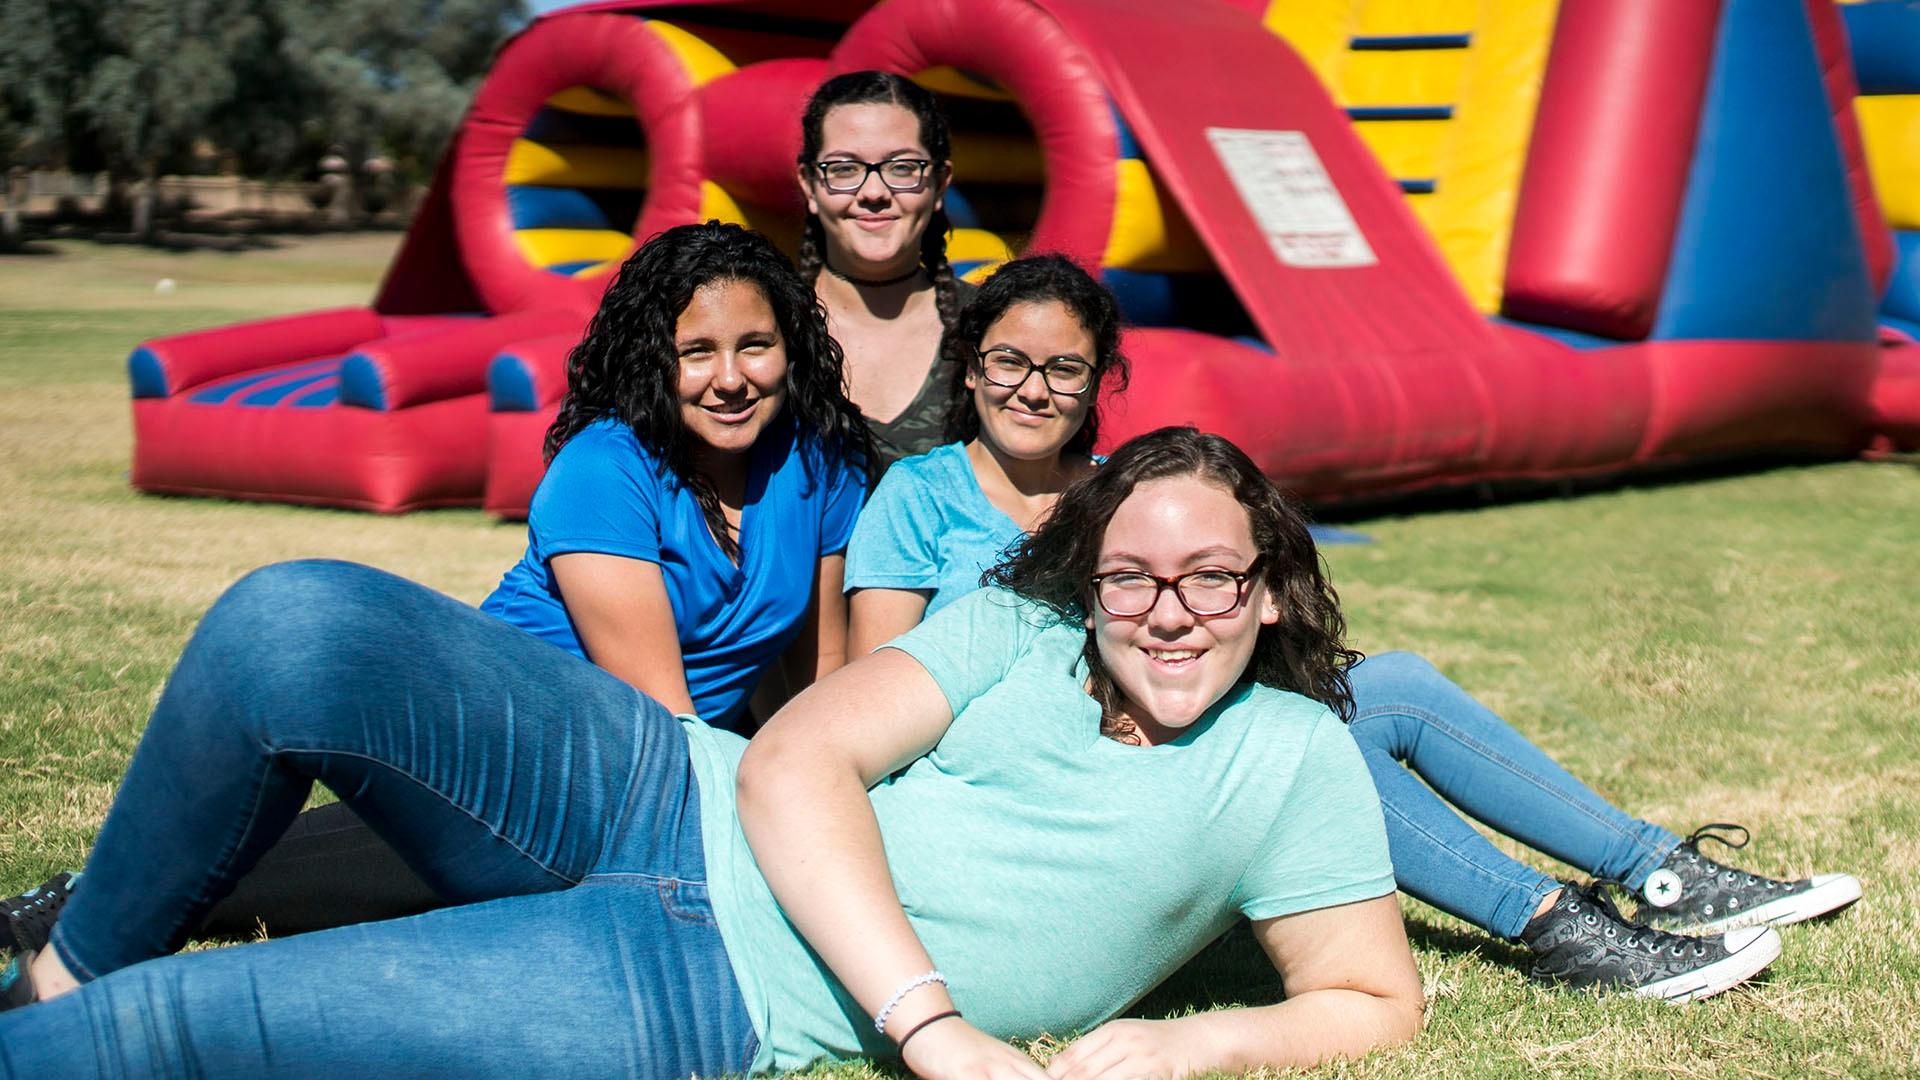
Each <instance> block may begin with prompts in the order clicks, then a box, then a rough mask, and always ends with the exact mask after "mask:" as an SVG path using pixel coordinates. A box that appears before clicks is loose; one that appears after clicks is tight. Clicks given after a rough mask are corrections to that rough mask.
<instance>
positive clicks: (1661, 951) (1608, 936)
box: [1520, 883, 1780, 1002]
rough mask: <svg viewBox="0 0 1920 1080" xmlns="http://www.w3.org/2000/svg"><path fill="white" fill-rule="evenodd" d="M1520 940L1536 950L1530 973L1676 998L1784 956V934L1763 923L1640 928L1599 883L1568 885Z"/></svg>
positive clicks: (1708, 990)
mask: <svg viewBox="0 0 1920 1080" xmlns="http://www.w3.org/2000/svg"><path fill="white" fill-rule="evenodd" d="M1520 940H1521V942H1522V943H1523V944H1525V945H1526V947H1527V948H1528V949H1530V950H1532V951H1533V966H1532V967H1530V968H1529V969H1528V970H1527V975H1528V976H1529V977H1531V978H1533V979H1535V980H1537V981H1540V982H1552V983H1559V984H1562V985H1565V986H1571V987H1575V988H1583V987H1600V988H1603V989H1617V990H1623V991H1627V992H1629V993H1633V994H1639V995H1642V996H1644V997H1654V998H1660V999H1662V1000H1665V1001H1672V1002H1682V1001H1697V1000H1699V999H1700V998H1704V997H1712V996H1713V995H1715V994H1717V993H1719V992H1720V991H1722V990H1726V989H1728V988H1730V987H1734V986H1738V985H1739V984H1741V983H1743V982H1745V981H1747V980H1748V979H1751V978H1752V977H1754V976H1755V975H1758V974H1759V973H1760V971H1761V970H1762V969H1763V968H1765V967H1766V966H1767V965H1768V964H1771V963H1773V961H1774V958H1775V957H1777V956H1779V955H1780V935H1779V934H1777V933H1775V932H1774V931H1772V930H1771V929H1768V928H1765V927H1756V928H1750V929H1745V930H1734V931H1731V932H1729V933H1726V934H1717V935H1714V936H1713V937H1698V938H1690V937H1681V936H1680V935H1678V934H1669V933H1667V932H1666V931H1664V930H1655V929H1653V928H1651V927H1646V926H1640V925H1638V924H1636V923H1634V922H1632V921H1630V920H1628V919H1627V917H1626V916H1624V915H1622V914H1620V909H1619V908H1617V907H1614V906H1613V901H1612V900H1609V899H1608V898H1607V896H1606V894H1605V893H1604V892H1602V891H1601V889H1600V885H1599V884H1597V883H1596V884H1593V885H1588V886H1585V887H1584V888H1583V887H1581V886H1578V885H1574V884H1572V883H1567V884H1566V885H1564V886H1563V887H1562V888H1561V890H1560V898H1559V899H1558V900H1555V901H1554V902H1553V906H1552V907H1550V908H1548V909H1547V910H1546V911H1544V912H1542V913H1540V914H1539V915H1536V916H1534V918H1533V921H1532V922H1529V923H1528V924H1527V927H1526V929H1525V930H1523V931H1521V933H1520Z"/></svg>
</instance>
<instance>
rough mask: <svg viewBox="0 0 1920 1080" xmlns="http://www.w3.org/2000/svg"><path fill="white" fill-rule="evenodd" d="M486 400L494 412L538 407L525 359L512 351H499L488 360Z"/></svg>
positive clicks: (520, 410) (519, 410)
mask: <svg viewBox="0 0 1920 1080" xmlns="http://www.w3.org/2000/svg"><path fill="white" fill-rule="evenodd" d="M487 400H488V401H490V402H491V403H492V408H493V411H494V412H532V411H534V410H535V409H537V408H539V407H540V406H539V403H538V402H536V401H535V400H534V396H533V375H532V374H531V373H530V372H528V371H527V364H526V361H524V360H522V359H520V358H519V357H517V356H515V355H513V354H512V353H501V354H500V355H498V356H496V357H494V358H493V359H492V360H491V361H490V362H488V364H487Z"/></svg>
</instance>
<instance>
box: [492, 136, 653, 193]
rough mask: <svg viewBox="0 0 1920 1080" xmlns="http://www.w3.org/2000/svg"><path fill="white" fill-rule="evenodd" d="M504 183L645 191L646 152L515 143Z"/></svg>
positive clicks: (597, 147)
mask: <svg viewBox="0 0 1920 1080" xmlns="http://www.w3.org/2000/svg"><path fill="white" fill-rule="evenodd" d="M502 179H503V180H504V181H505V182H506V183H508V184H534V185H537V186H540V187H571V188H642V187H646V186H647V152H646V150H644V149H642V148H641V147H637V146H583V145H572V144H569V145H559V146H550V145H548V144H546V143H537V142H534V141H533V140H532V139H515V140H514V141H513V149H512V150H510V151H508V152H507V169H506V173H505V175H504V176H503V177H502Z"/></svg>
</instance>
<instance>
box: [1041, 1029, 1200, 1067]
mask: <svg viewBox="0 0 1920 1080" xmlns="http://www.w3.org/2000/svg"><path fill="white" fill-rule="evenodd" d="M1196 1034H1197V1033H1196V1032H1194V1031H1192V1030H1191V1028H1190V1026H1189V1025H1185V1024H1182V1023H1181V1022H1180V1021H1178V1020H1113V1021H1110V1022H1108V1023H1105V1024H1102V1025H1100V1026H1099V1027H1097V1028H1094V1029H1093V1030H1092V1031H1089V1032H1087V1033H1086V1034H1085V1035H1082V1036H1081V1037H1080V1038H1078V1039H1075V1040H1074V1041H1073V1043H1072V1044H1071V1045H1069V1046H1068V1047H1067V1048H1066V1049H1065V1050H1062V1051H1060V1052H1059V1053H1058V1054H1055V1055H1054V1056H1053V1060H1052V1061H1050V1062H1048V1063H1047V1075H1048V1076H1049V1077H1053V1078H1054V1080H1093V1078H1094V1077H1107V1078H1112V1080H1118V1078H1120V1077H1153V1078H1155V1080H1177V1078H1178V1077H1182V1076H1186V1075H1188V1074H1190V1073H1195V1072H1199V1071H1201V1069H1202V1065H1201V1063H1202V1062H1204V1061H1206V1060H1207V1057H1206V1054H1205V1053H1204V1050H1203V1048H1201V1047H1197V1046H1194V1045H1192V1043H1193V1038H1192V1037H1193V1036H1194V1035H1196Z"/></svg>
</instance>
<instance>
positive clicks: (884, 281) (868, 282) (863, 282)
mask: <svg viewBox="0 0 1920 1080" xmlns="http://www.w3.org/2000/svg"><path fill="white" fill-rule="evenodd" d="M820 265H821V266H824V267H826V268H827V273H829V274H832V275H833V276H834V277H837V278H839V279H840V280H841V281H849V282H852V283H853V284H855V285H860V286H864V287H866V288H869V289H884V288H886V287H887V286H889V285H898V284H900V283H901V282H903V281H905V280H907V279H908V278H910V277H912V276H913V275H915V274H917V273H919V272H920V268H919V267H918V266H916V267H914V268H913V269H911V270H909V271H907V272H906V273H904V274H901V275H900V276H899V277H890V278H880V279H879V280H874V279H872V278H863V277H854V276H853V275H852V274H848V273H844V272H842V271H841V270H839V269H838V268H836V267H835V266H834V265H833V264H832V263H830V262H828V261H826V260H825V259H822V260H820Z"/></svg>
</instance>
